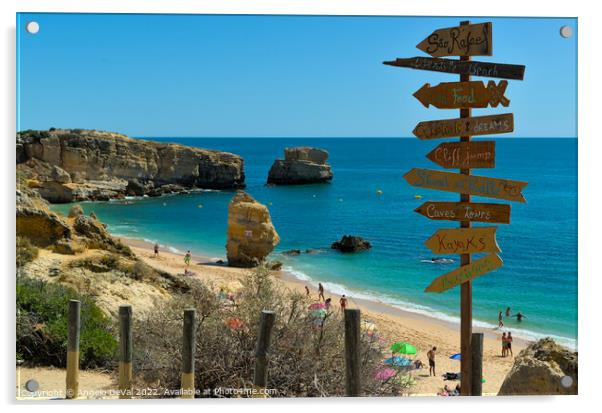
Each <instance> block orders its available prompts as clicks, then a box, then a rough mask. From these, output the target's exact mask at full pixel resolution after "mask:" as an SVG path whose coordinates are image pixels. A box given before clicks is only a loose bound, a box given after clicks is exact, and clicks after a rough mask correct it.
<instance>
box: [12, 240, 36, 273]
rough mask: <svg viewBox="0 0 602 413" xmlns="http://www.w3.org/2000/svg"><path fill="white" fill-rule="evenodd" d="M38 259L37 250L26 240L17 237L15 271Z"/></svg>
mask: <svg viewBox="0 0 602 413" xmlns="http://www.w3.org/2000/svg"><path fill="white" fill-rule="evenodd" d="M37 257H38V248H37V247H36V246H34V245H33V244H32V243H31V242H30V241H29V239H28V238H25V237H20V236H18V235H17V269H19V268H20V267H22V266H24V265H25V264H27V263H28V262H31V261H33V260H35V259H36V258H37Z"/></svg>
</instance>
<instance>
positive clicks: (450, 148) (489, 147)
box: [426, 141, 495, 169]
mask: <svg viewBox="0 0 602 413" xmlns="http://www.w3.org/2000/svg"><path fill="white" fill-rule="evenodd" d="M426 157H427V158H429V159H430V160H431V161H433V162H435V163H436V164H438V165H440V166H442V167H444V168H447V169H450V168H459V169H466V168H495V142H494V141H475V142H444V143H441V144H439V146H437V147H436V148H435V149H433V150H432V151H430V152H429V153H428V154H427V155H426Z"/></svg>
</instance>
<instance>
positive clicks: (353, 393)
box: [345, 308, 362, 397]
mask: <svg viewBox="0 0 602 413" xmlns="http://www.w3.org/2000/svg"><path fill="white" fill-rule="evenodd" d="M361 388H362V386H361V382H360V310H358V309H355V308H354V309H345V389H346V395H347V396H348V397H358V396H361Z"/></svg>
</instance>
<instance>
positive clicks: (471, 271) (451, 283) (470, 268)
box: [424, 254, 503, 293]
mask: <svg viewBox="0 0 602 413" xmlns="http://www.w3.org/2000/svg"><path fill="white" fill-rule="evenodd" d="M502 264H503V262H502V259H501V258H500V257H499V256H498V255H497V254H490V255H487V256H485V257H483V258H481V259H478V260H476V261H475V262H472V263H470V264H468V265H464V266H462V267H458V268H456V269H455V270H453V271H452V272H448V273H447V274H443V275H442V276H440V277H437V278H435V279H434V280H433V282H431V284H430V285H429V286H428V287H426V289H425V290H424V291H425V292H427V293H442V292H443V291H447V290H449V289H450V288H453V287H456V286H458V285H460V284H463V283H465V282H466V281H472V280H474V279H475V278H477V277H480V276H481V275H485V274H487V273H489V272H491V271H494V270H497V269H498V268H500V267H501V266H502Z"/></svg>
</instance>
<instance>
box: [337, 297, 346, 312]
mask: <svg viewBox="0 0 602 413" xmlns="http://www.w3.org/2000/svg"><path fill="white" fill-rule="evenodd" d="M339 304H340V305H341V311H345V308H347V297H345V294H343V295H342V296H341V299H340V300H339Z"/></svg>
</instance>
